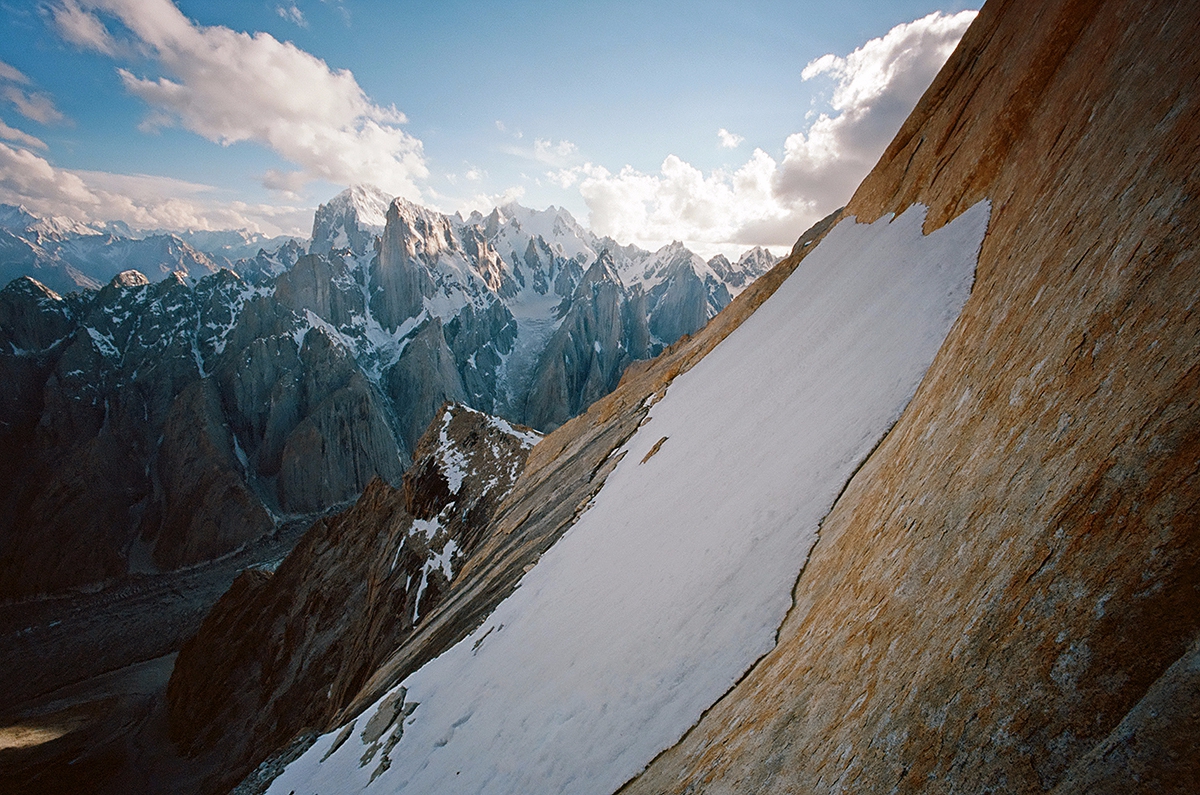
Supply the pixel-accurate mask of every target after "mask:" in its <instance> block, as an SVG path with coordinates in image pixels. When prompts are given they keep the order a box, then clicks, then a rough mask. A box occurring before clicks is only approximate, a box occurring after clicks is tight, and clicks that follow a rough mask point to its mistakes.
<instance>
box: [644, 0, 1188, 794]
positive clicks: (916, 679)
mask: <svg viewBox="0 0 1200 795" xmlns="http://www.w3.org/2000/svg"><path fill="white" fill-rule="evenodd" d="M1198 32H1200V31H1198V29H1197V26H1196V18H1195V15H1194V14H1192V13H1191V11H1190V10H1189V9H1185V8H1184V7H1183V6H1181V5H1180V4H1177V3H1167V2H1161V3H1126V2H1058V1H1051V2H1045V3H1040V4H1037V5H1036V6H1031V5H1030V4H1028V3H1016V2H1007V3H1006V2H990V3H988V5H987V6H986V7H985V8H984V10H983V11H982V12H981V14H980V16H979V18H978V19H977V20H976V22H975V24H974V25H973V26H972V27H971V29H970V30H969V31H968V33H967V34H966V36H965V37H964V38H963V40H962V43H961V44H960V46H959V49H958V50H957V51H956V53H955V54H954V55H953V56H951V58H950V60H949V61H948V63H947V64H946V66H945V68H944V69H943V70H942V72H941V74H940V75H939V76H938V78H937V79H936V80H935V82H934V84H933V85H932V86H931V88H930V90H929V92H928V93H927V94H926V96H925V98H924V99H923V100H922V101H921V103H920V104H919V105H918V106H917V109H916V110H915V111H914V113H913V115H912V116H911V117H910V119H909V121H908V122H907V123H906V124H905V125H904V127H903V128H902V130H901V132H900V134H899V135H898V136H897V138H896V139H895V141H894V142H893V144H892V145H891V146H890V147H889V149H888V151H887V153H886V154H885V155H884V157H883V158H882V159H881V161H880V163H879V165H878V166H877V167H876V169H875V170H874V171H873V172H872V173H871V175H870V176H868V178H867V179H866V180H865V181H864V182H863V184H862V186H861V187H860V189H859V190H858V192H857V193H856V194H855V197H854V199H853V200H852V202H851V204H850V205H849V207H848V208H847V212H850V213H854V214H856V215H858V216H859V217H860V218H861V219H863V220H872V219H874V218H877V217H879V216H880V215H882V214H884V213H887V212H899V211H901V210H903V209H904V208H905V207H907V206H908V205H909V204H911V203H913V202H918V201H919V202H922V203H925V204H927V205H928V206H929V207H930V211H929V216H928V218H927V222H926V228H927V230H928V229H935V228H937V227H938V226H940V225H941V224H942V223H944V222H945V221H946V220H948V219H949V218H952V217H954V216H955V215H956V214H957V213H958V212H960V211H961V210H962V209H964V208H966V207H967V206H970V205H971V204H973V203H974V202H976V201H978V200H980V199H982V198H985V197H987V198H990V199H991V201H992V206H993V208H994V209H993V216H992V221H991V224H990V227H989V231H988V236H987V238H986V239H985V241H984V244H983V248H982V251H981V254H980V259H979V267H978V273H977V280H976V284H975V288H974V291H973V293H972V296H971V299H970V300H969V301H968V303H967V306H966V308H965V309H964V312H963V315H962V317H961V319H960V323H959V326H958V328H957V329H956V330H955V331H954V332H952V333H951V335H950V337H949V338H948V340H947V343H946V345H945V346H944V347H943V349H942V351H941V353H940V354H939V356H938V358H937V360H936V361H935V362H934V364H933V366H932V367H931V369H930V370H929V373H928V375H927V377H926V380H925V382H924V383H923V385H922V387H921V389H920V390H919V391H918V393H917V395H916V397H915V398H914V400H913V402H912V404H911V405H910V406H909V408H908V410H907V411H906V413H905V414H904V416H903V417H902V418H901V420H900V422H899V423H898V424H897V425H896V427H895V429H894V430H893V431H892V433H891V434H890V435H889V436H888V437H887V439H886V440H885V441H884V443H883V444H882V445H881V447H880V448H879V449H878V451H877V452H876V453H875V454H874V455H873V456H872V457H871V458H870V460H869V461H868V462H867V464H866V465H865V466H864V467H863V469H862V470H861V471H860V472H859V474H858V475H857V476H856V477H855V478H854V480H853V481H852V482H851V483H850V485H849V486H848V488H847V490H846V492H845V493H844V495H843V496H842V498H841V499H840V500H839V501H838V503H837V504H836V506H835V507H834V509H833V511H832V512H831V513H830V515H829V516H828V517H827V519H826V520H825V522H824V525H823V527H822V532H821V540H820V541H819V543H818V544H817V546H816V548H815V549H814V551H813V554H812V556H811V558H810V560H809V562H808V564H807V566H806V567H805V570H804V573H803V574H802V575H801V577H800V579H799V581H798V583H797V587H796V590H795V594H794V598H795V606H794V608H793V610H792V612H791V614H790V615H789V617H788V619H787V620H786V621H785V622H784V624H783V626H782V627H781V629H780V636H779V645H778V647H777V648H776V649H775V650H774V651H773V652H771V653H770V654H768V655H767V656H766V657H765V658H764V659H763V660H762V661H761V663H760V664H759V665H758V666H757V667H756V668H755V669H754V670H753V671H752V672H751V673H750V674H749V675H748V676H747V677H746V678H745V679H744V680H743V681H742V682H741V683H740V684H739V685H738V686H737V687H735V688H734V689H733V690H732V691H731V693H730V694H729V695H728V696H727V697H726V698H725V699H723V700H722V701H721V702H719V703H718V704H717V705H715V706H714V707H713V708H712V709H711V710H710V711H709V712H708V714H707V715H706V716H705V718H704V719H703V720H702V721H701V722H700V724H699V725H698V726H697V727H696V728H695V729H694V730H693V731H692V732H691V733H690V734H689V735H688V736H687V737H686V738H685V739H684V740H683V741H682V742H681V743H680V745H679V746H677V747H676V748H674V749H672V750H670V751H669V752H667V753H665V754H664V755H663V756H662V757H660V758H659V759H658V760H657V761H656V762H655V763H654V764H653V765H651V766H650V768H649V769H648V770H647V771H646V773H645V774H643V775H642V776H641V777H640V778H639V779H637V780H635V781H634V782H632V783H631V784H630V785H629V786H628V787H627V789H626V791H627V792H631V793H632V792H647V793H648V792H653V793H671V792H680V793H682V792H714V793H715V792H722V793H723V792H762V793H769V792H816V791H853V792H923V791H929V790H930V789H933V788H936V789H937V790H938V791H941V792H985V791H996V792H998V791H1003V792H1041V791H1045V790H1048V789H1052V788H1054V787H1055V786H1056V785H1060V786H1062V787H1063V791H1074V788H1075V787H1076V786H1079V787H1082V788H1084V789H1087V788H1088V787H1089V786H1091V785H1090V784H1088V782H1089V781H1091V782H1095V781H1099V780H1101V779H1104V778H1105V777H1107V776H1108V775H1109V774H1110V773H1111V774H1113V775H1117V774H1120V775H1123V776H1125V778H1123V779H1121V778H1118V779H1117V781H1122V780H1123V781H1125V782H1130V781H1131V776H1130V775H1129V774H1130V771H1133V770H1139V769H1140V770H1144V771H1146V772H1147V777H1146V778H1143V779H1141V780H1142V782H1144V783H1142V784H1133V783H1131V784H1130V787H1131V788H1138V787H1143V786H1148V782H1150V781H1153V782H1155V786H1156V787H1159V788H1161V789H1159V790H1158V791H1171V792H1188V791H1195V790H1196V788H1197V787H1198V786H1200V781H1198V780H1197V778H1196V776H1197V770H1196V766H1195V765H1194V763H1191V762H1184V763H1183V764H1180V760H1179V758H1178V754H1179V749H1181V748H1183V747H1190V748H1192V749H1195V748H1196V747H1197V746H1198V745H1200V738H1198V737H1197V735H1196V733H1195V731H1196V721H1195V719H1194V715H1195V712H1196V706H1195V705H1196V703H1197V690H1196V689H1195V687H1194V684H1191V681H1192V680H1191V678H1190V674H1188V673H1187V672H1188V671H1190V669H1191V666H1192V663H1191V662H1190V661H1189V660H1190V659H1191V655H1192V654H1193V652H1192V651H1190V649H1191V648H1192V643H1193V639H1194V638H1195V637H1196V636H1197V631H1198V629H1200V622H1198V619H1197V617H1198V616H1200V603H1198V600H1200V587H1198V586H1200V579H1198V574H1197V573H1198V571H1200V561H1198V555H1200V550H1198V548H1197V546H1196V544H1195V538H1196V518H1195V517H1196V516H1197V515H1200V470H1198V469H1197V461H1198V460H1200V459H1198V456H1197V449H1198V448H1197V440H1198V439H1200V425H1198V418H1200V413H1198V412H1197V408H1198V405H1197V395H1198V394H1200V389H1198V387H1200V381H1198V379H1200V371H1198V369H1197V359H1196V352H1197V350H1198V349H1200V318H1198V317H1197V314H1196V313H1195V311H1194V305H1195V303H1196V301H1197V300H1198V299H1200V295H1198V293H1197V290H1198V289H1200V287H1198V286H1200V277H1198V271H1197V265H1196V263H1197V262H1200V252H1198V251H1197V242H1196V241H1197V240H1198V237H1197V233H1198V231H1200V213H1198V211H1197V206H1196V202H1195V200H1194V195H1195V190H1196V185H1197V184H1198V182H1197V178H1198V174H1200V122H1198V121H1197V120H1198V119H1200V92H1198V91H1197V88H1196V86H1197V80H1198V78H1200V56H1198V54H1197V51H1196V48H1195V47H1194V45H1193V42H1194V40H1195V38H1196V35H1197V33H1198ZM1177 661H1178V662H1177ZM1173 665H1179V666H1181V669H1182V670H1181V669H1175V672H1173V673H1169V670H1170V669H1171V667H1172V666H1173ZM1156 682H1157V683H1159V684H1157V685H1156V684H1155V683H1156ZM1156 688H1161V690H1159V691H1156ZM1162 691H1166V692H1169V693H1170V695H1169V696H1165V695H1164V693H1163V692H1162ZM1147 699H1148V700H1149V702H1150V703H1162V702H1164V701H1173V702H1174V707H1173V710H1172V712H1171V713H1170V715H1173V716H1174V717H1173V718H1170V717H1169V716H1164V717H1168V719H1169V720H1170V722H1171V725H1172V727H1173V728H1172V729H1171V730H1166V729H1165V728H1163V727H1162V726H1161V724H1160V725H1159V726H1158V727H1154V726H1153V725H1152V723H1149V722H1144V721H1145V720H1146V711H1145V710H1144V709H1142V708H1139V707H1138V706H1137V705H1139V703H1142V702H1143V701H1145V700H1147ZM1123 720H1129V721H1130V722H1131V723H1132V725H1145V726H1147V728H1148V733H1147V738H1148V739H1149V740H1150V742H1148V743H1144V744H1143V743H1140V742H1139V743H1137V748H1136V749H1135V752H1134V753H1132V754H1131V756H1132V757H1134V758H1136V761H1134V762H1131V763H1130V764H1129V765H1125V764H1124V763H1123V762H1122V761H1121V760H1120V759H1114V758H1113V757H1112V755H1111V754H1110V753H1109V750H1111V749H1116V751H1117V752H1118V756H1120V755H1121V754H1122V753H1125V752H1126V751H1128V750H1129V748H1130V745H1131V744H1130V742H1129V741H1128V737H1129V735H1128V734H1127V733H1126V734H1123V730H1122V729H1120V728H1119V727H1120V725H1121V723H1122V721H1123ZM1170 732H1178V733H1179V736H1177V737H1174V738H1172V740H1171V741H1169V742H1162V743H1161V744H1159V743H1157V742H1155V741H1154V738H1161V737H1165V735H1167V734H1168V733H1170ZM1122 737H1124V738H1126V739H1122ZM1122 749H1124V750H1122ZM1193 755H1194V754H1193ZM1088 791H1092V790H1088Z"/></svg>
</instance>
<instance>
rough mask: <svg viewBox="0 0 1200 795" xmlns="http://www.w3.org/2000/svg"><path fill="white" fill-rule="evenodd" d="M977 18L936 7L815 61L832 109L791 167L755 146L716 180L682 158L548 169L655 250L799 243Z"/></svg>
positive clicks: (611, 226)
mask: <svg viewBox="0 0 1200 795" xmlns="http://www.w3.org/2000/svg"><path fill="white" fill-rule="evenodd" d="M975 13H976V12H974V11H964V12H962V13H959V14H955V15H953V16H945V15H942V14H940V13H935V14H930V15H929V16H927V17H924V18H922V19H918V20H916V21H914V22H909V23H906V24H903V25H898V26H896V27H895V28H893V29H892V30H890V31H889V32H888V33H887V34H886V35H885V36H883V37H881V38H878V39H872V40H871V41H868V42H867V43H866V44H864V45H863V46H862V47H859V48H858V49H857V50H855V51H854V52H852V53H850V54H849V55H847V56H845V57H839V56H836V55H832V54H830V55H825V56H822V57H821V58H818V59H816V60H814V61H812V62H811V63H809V64H808V66H807V67H805V69H804V71H803V73H802V74H801V77H802V79H804V80H811V79H814V78H817V77H819V76H822V75H824V76H828V77H831V78H833V80H834V81H835V84H834V91H833V95H832V98H831V100H830V102H829V111H828V112H825V113H820V114H819V115H817V117H816V119H815V120H814V121H813V122H812V123H811V125H810V126H809V128H808V130H807V131H806V132H798V133H795V134H793V135H790V136H788V138H787V140H786V141H785V142H784V158H783V161H782V162H776V160H775V159H773V158H771V157H770V156H769V155H768V154H767V153H765V152H763V151H762V150H760V149H755V150H754V153H753V155H752V156H751V158H750V160H749V161H748V162H747V163H746V164H745V165H744V166H742V167H741V168H740V169H738V170H736V171H725V170H718V171H714V172H711V173H710V174H708V175H707V176H706V175H704V174H703V173H702V172H701V171H700V170H699V169H696V168H695V167H693V166H691V165H690V164H688V163H686V162H684V161H683V160H681V159H680V158H678V157H676V156H675V155H670V156H669V157H667V158H666V160H664V161H663V164H662V167H661V169H660V170H659V172H658V173H656V174H645V173H642V172H639V171H637V170H635V169H632V168H630V167H628V166H627V167H625V168H624V169H622V170H621V171H620V172H618V173H615V174H614V173H610V172H609V171H608V170H606V169H604V168H602V167H599V166H596V165H593V164H587V165H585V166H583V167H577V168H573V169H564V170H562V171H558V172H552V173H551V174H550V175H548V176H551V177H552V178H554V179H555V181H556V182H557V183H558V184H559V185H561V186H563V187H569V186H570V185H571V184H572V180H573V179H575V178H581V181H580V183H579V185H580V187H579V190H580V192H581V193H582V195H583V198H584V201H585V202H586V203H587V206H588V210H589V214H590V223H591V225H592V228H593V229H595V230H596V231H597V232H599V233H601V234H608V235H611V236H613V237H614V238H616V239H617V240H621V241H622V242H633V243H637V244H638V245H641V246H645V247H648V248H654V247H657V246H660V245H663V244H665V243H667V242H670V241H672V240H683V241H685V242H687V244H688V245H689V246H691V247H692V248H693V249H695V250H696V251H697V253H700V254H705V255H707V254H708V253H715V252H717V251H720V252H721V253H725V254H726V255H735V254H737V253H738V252H739V251H740V250H743V249H744V248H745V247H746V246H749V245H763V246H787V247H790V246H791V244H792V243H793V242H794V241H795V239H796V238H797V237H798V236H799V235H800V234H801V233H802V232H803V231H804V230H805V229H806V228H807V227H808V226H810V225H811V224H813V223H814V222H816V221H817V220H819V219H820V218H821V216H823V215H825V214H827V213H829V212H830V211H832V210H833V209H835V208H836V207H837V206H838V205H840V204H843V203H845V202H846V200H847V199H849V198H850V194H851V193H852V192H853V191H854V188H855V187H857V185H858V183H859V182H860V181H862V178H863V177H865V176H866V174H867V172H868V171H870V169H871V167H872V166H873V165H874V164H875V162H876V160H878V158H879V156H880V155H881V154H882V153H883V150H884V149H885V148H886V146H887V144H888V143H889V142H890V141H891V139H892V138H893V137H894V136H895V134H896V131H897V130H899V129H900V125H901V124H902V123H903V122H904V119H905V118H906V117H907V116H908V114H909V113H910V112H911V111H912V108H913V107H914V106H915V105H916V103H917V100H918V99H920V97H921V94H922V93H924V91H925V89H926V88H927V87H928V86H929V84H930V82H932V80H933V77H934V75H936V74H937V71H938V69H940V68H941V66H942V64H943V63H945V61H946V59H947V58H948V57H949V55H950V53H951V52H952V51H953V49H954V47H955V46H956V45H957V44H958V40H959V39H960V38H961V37H962V34H963V33H964V32H965V31H966V29H967V26H968V25H969V24H970V23H971V21H972V20H973V19H974V18H975ZM723 133H724V134H723ZM726 135H728V136H729V137H728V139H727V138H726ZM718 136H719V138H720V139H721V142H722V144H723V145H728V144H727V143H726V142H727V140H728V141H729V142H732V141H734V140H735V139H737V142H738V143H740V142H741V141H740V139H739V137H738V136H734V135H732V134H730V133H728V131H727V130H721V131H720V132H718ZM735 145H736V144H735Z"/></svg>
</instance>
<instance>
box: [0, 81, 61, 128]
mask: <svg viewBox="0 0 1200 795" xmlns="http://www.w3.org/2000/svg"><path fill="white" fill-rule="evenodd" d="M2 93H3V95H4V98H5V99H7V100H8V101H9V102H10V103H12V105H13V107H15V108H16V109H17V113H20V114H21V115H22V116H24V117H25V118H27V119H29V120H31V121H36V122H38V123H40V124H55V123H57V122H62V121H65V120H66V117H64V116H63V115H62V113H61V112H59V110H58V108H56V107H54V100H52V99H50V97H49V95H47V94H42V93H38V92H31V91H23V90H22V89H20V88H17V87H16V86H5V87H4V89H3V92H2Z"/></svg>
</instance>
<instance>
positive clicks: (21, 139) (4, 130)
mask: <svg viewBox="0 0 1200 795" xmlns="http://www.w3.org/2000/svg"><path fill="white" fill-rule="evenodd" d="M0 138H3V139H4V140H6V141H12V142H14V143H18V144H21V145H22V146H32V147H33V148H35V149H45V148H46V143H45V141H43V140H41V139H40V138H35V137H33V136H32V135H30V134H29V133H25V132H22V131H20V130H18V129H16V128H15V127H9V126H8V125H7V124H5V123H4V122H3V121H0Z"/></svg>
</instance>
